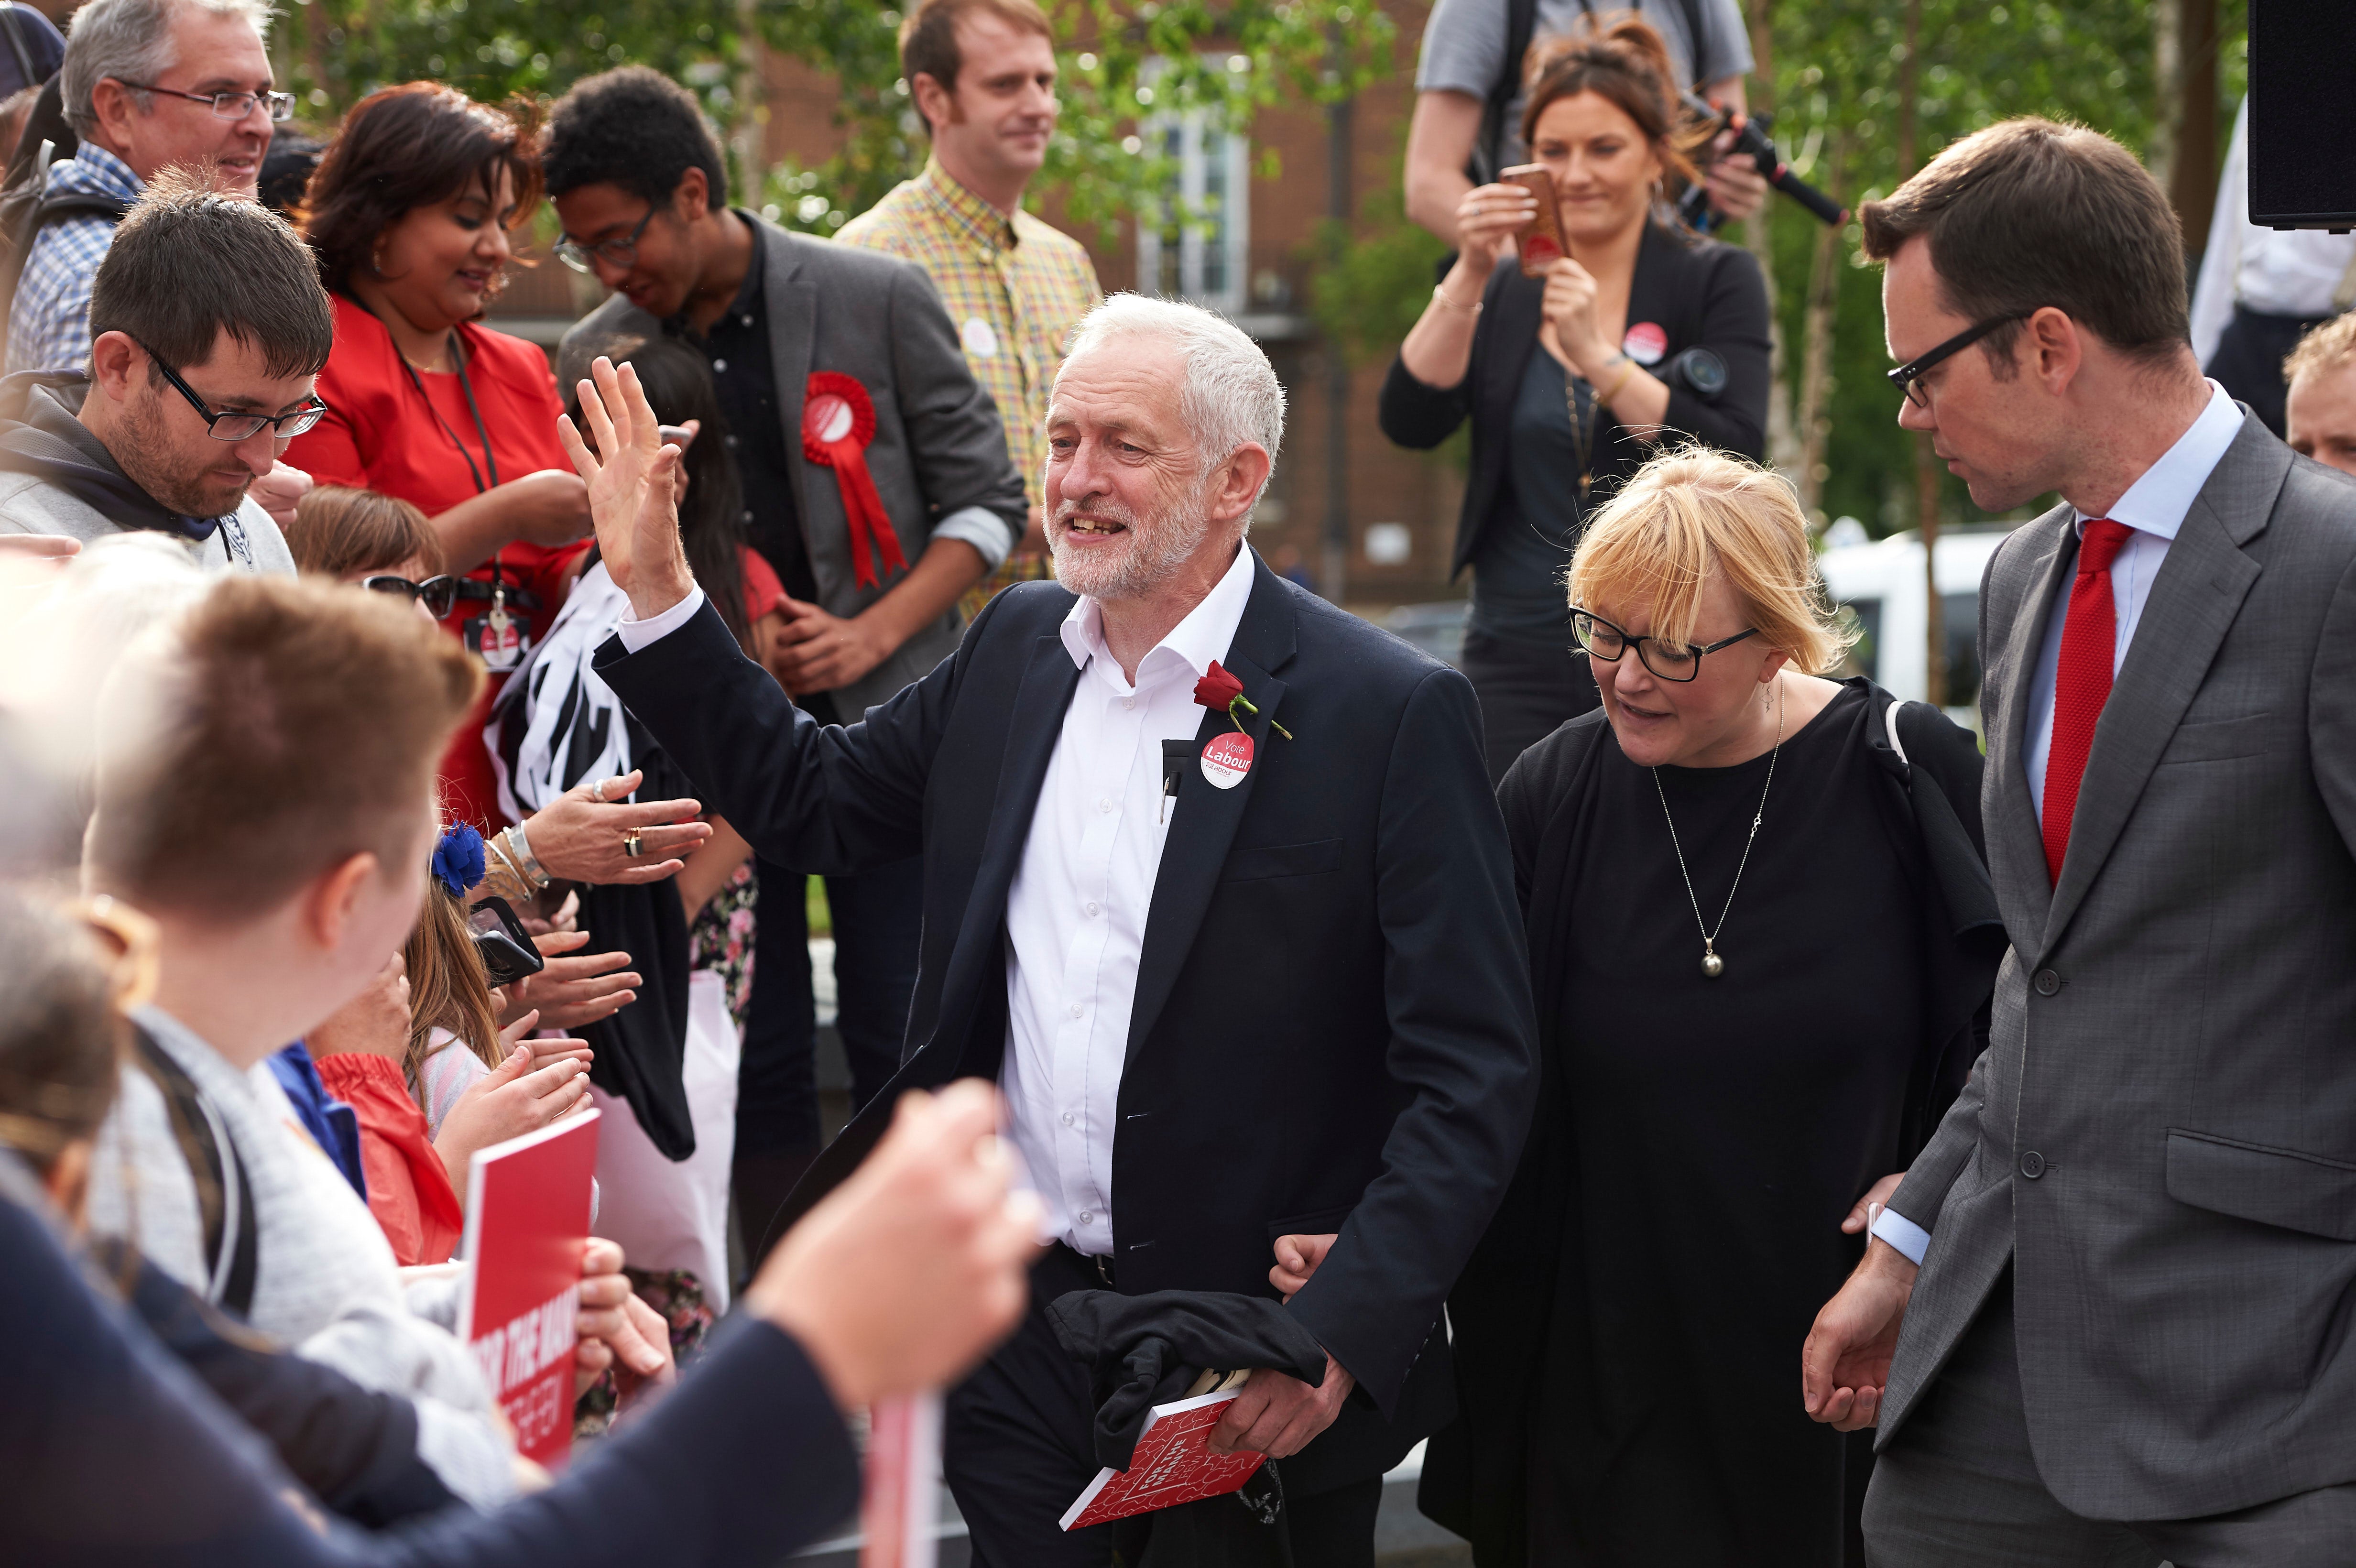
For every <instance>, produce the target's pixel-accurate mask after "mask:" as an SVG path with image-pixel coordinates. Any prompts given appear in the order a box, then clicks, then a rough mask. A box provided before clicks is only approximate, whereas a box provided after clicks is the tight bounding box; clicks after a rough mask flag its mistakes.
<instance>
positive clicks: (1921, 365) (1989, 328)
mask: <svg viewBox="0 0 2356 1568" xmlns="http://www.w3.org/2000/svg"><path fill="white" fill-rule="evenodd" d="M2036 314H2037V313H2036V312H2035V311H2030V310H2019V311H2015V312H2013V313H2012V314H2011V315H1999V316H1992V317H1990V318H1989V319H1988V320H1987V321H1984V322H1981V323H1980V324H1979V325H1976V326H1967V327H1965V328H1964V330H1963V331H1961V332H1958V333H1957V334H1955V336H1953V337H1950V338H1949V339H1947V341H1946V342H1944V343H1942V344H1941V345H1939V347H1936V348H1933V349H1932V350H1931V351H1930V352H1929V353H1928V354H1924V355H1921V356H1919V357H1915V358H1912V359H1909V360H1908V361H1907V362H1906V363H1905V364H1903V365H1901V366H1900V367H1898V368H1897V369H1895V370H1887V371H1884V372H1883V374H1884V375H1886V376H1888V377H1889V378H1890V385H1891V386H1893V387H1895V388H1897V389H1899V390H1900V391H1901V392H1903V393H1904V394H1905V395H1906V400H1907V401H1908V402H1910V403H1912V404H1913V405H1914V406H1915V407H1916V408H1918V409H1927V408H1929V407H1930V406H1931V394H1930V393H1929V392H1928V391H1926V390H1924V389H1923V387H1922V378H1923V377H1924V376H1926V375H1928V374H1930V373H1931V371H1933V369H1936V368H1938V367H1939V366H1941V365H1943V364H1944V363H1945V362H1946V361H1948V360H1949V359H1952V358H1954V357H1955V356H1956V355H1958V354H1960V353H1962V352H1963V351H1964V350H1965V349H1966V348H1969V347H1971V346H1972V345H1973V344H1975V343H1977V342H1978V341H1979V340H1980V339H1981V338H1983V337H1986V336H1987V335H1988V334H1989V333H1991V332H1994V331H1995V330H1996V329H1997V327H1999V326H2010V325H2012V324H2013V323H2014V322H2016V321H2026V320H2028V319H2029V317H2030V316H2032V315H2036Z"/></svg>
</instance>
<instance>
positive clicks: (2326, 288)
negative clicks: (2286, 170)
mask: <svg viewBox="0 0 2356 1568" xmlns="http://www.w3.org/2000/svg"><path fill="white" fill-rule="evenodd" d="M2352 275H2356V234H2330V233H2326V232H2325V231H2324V230H2322V229H2260V228H2258V227H2257V226H2256V225H2254V224H2253V223H2252V222H2251V221H2250V105H2249V101H2248V100H2246V99H2244V101H2243V103H2242V108H2241V112H2239V113H2238V114H2236V115H2235V116H2234V117H2233V143H2232V144H2231V145H2230V146H2229V147H2227V148H2226V150H2225V169H2224V173H2223V175H2222V176H2220V177H2219V179H2218V182H2217V209H2216V213H2215V216H2214V217H2212V218H2211V219H2210V220H2209V245H2208V249H2206V250H2204V251H2201V275H2200V278H2199V280H2198V281H2197V282H2196V283H2194V285H2193V289H2192V352H2193V353H2194V354H2196V355H2198V356H2199V357H2200V359H2201V364H2203V365H2206V364H2208V363H2209V360H2210V358H2211V356H2213V355H2214V354H2215V353H2216V352H2217V340H2218V339H2219V338H2220V337H2222V336H2224V332H2225V324H2226V323H2227V322H2229V321H2231V320H2233V306H2234V305H2235V304H2241V305H2243V306H2244V307H2246V308H2248V309H2250V310H2254V311H2256V312H2258V313H2259V314H2260V315H2296V316H2317V315H2337V314H2338V313H2339V312H2340V311H2342V310H2345V309H2346V308H2348V307H2347V306H2346V305H2344V304H2340V303H2339V301H2338V296H2339V294H2340V293H2341V292H2342V291H2343V290H2344V289H2345V288H2346V287H2347V286H2348V284H2349V283H2350V282H2351V276H2352Z"/></svg>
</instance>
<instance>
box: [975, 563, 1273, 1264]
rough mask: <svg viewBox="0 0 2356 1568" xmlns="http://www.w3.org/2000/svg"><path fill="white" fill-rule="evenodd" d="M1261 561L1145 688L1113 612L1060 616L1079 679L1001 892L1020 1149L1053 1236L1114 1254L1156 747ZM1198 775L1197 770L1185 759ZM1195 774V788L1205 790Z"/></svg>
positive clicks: (1149, 670)
mask: <svg viewBox="0 0 2356 1568" xmlns="http://www.w3.org/2000/svg"><path fill="white" fill-rule="evenodd" d="M1251 584H1252V556H1251V552H1250V551H1249V550H1238V551H1237V552H1236V560H1235V564H1234V565H1232V566H1230V567H1229V568H1228V569H1227V571H1226V575H1225V576H1224V577H1222V578H1220V579H1219V581H1218V584H1217V586H1215V587H1214V588H1213V589H1212V590H1211V592H1209V593H1208V594H1207V595H1205V598H1204V600H1203V602H1202V603H1199V604H1197V605H1195V606H1194V610H1193V611H1192V612H1190V613H1188V614H1187V616H1186V618H1185V619H1184V620H1183V621H1181V622H1179V623H1178V624H1177V625H1176V626H1175V627H1173V629H1172V630H1171V633H1170V635H1168V636H1166V637H1164V638H1162V641H1161V642H1160V643H1159V644H1158V645H1155V646H1154V648H1153V649H1152V650H1151V652H1149V653H1148V654H1147V655H1146V656H1145V657H1144V658H1142V659H1141V660H1139V661H1138V666H1137V684H1136V685H1135V686H1134V687H1132V686H1130V683H1129V677H1127V676H1125V675H1123V674H1122V673H1121V668H1120V665H1119V661H1117V660H1116V659H1114V657H1113V656H1112V654H1111V651H1110V650H1109V649H1108V648H1107V647H1106V646H1105V641H1104V612H1103V609H1102V607H1101V606H1100V605H1098V603H1097V602H1096V601H1095V600H1093V599H1083V600H1081V601H1080V602H1079V603H1077V604H1076V605H1074V606H1073V607H1072V613H1070V614H1069V615H1068V616H1066V617H1065V620H1064V624H1063V628H1062V635H1063V639H1064V647H1065V650H1066V652H1068V653H1069V654H1070V655H1071V656H1072V662H1073V663H1074V664H1076V665H1077V666H1079V667H1080V683H1079V687H1078V688H1077V689H1076V690H1075V691H1074V692H1073V693H1072V703H1071V706H1070V707H1069V708H1067V709H1065V710H1064V727H1063V731H1062V732H1061V733H1060V734H1059V735H1058V736H1057V737H1056V740H1055V755H1054V756H1053V757H1051V758H1050V759H1049V761H1048V763H1047V777H1046V780H1045V782H1044V784H1042V785H1041V787H1040V790H1039V804H1038V805H1037V807H1036V808H1035V809H1034V810H1033V812H1032V815H1031V833H1030V836H1029V837H1027V838H1026V839H1024V841H1023V863H1022V865H1021V866H1020V867H1018V868H1017V869H1016V870H1015V873H1014V883H1013V886H1012V888H1011V889H1009V890H1008V892H1007V896H1006V938H1007V941H1006V1016H1007V1029H1006V1055H1005V1059H1004V1062H1003V1064H1002V1065H1001V1067H1000V1069H999V1073H998V1082H999V1087H1000V1088H1001V1090H1003V1091H1004V1093H1005V1094H1006V1104H1007V1109H1008V1115H1009V1117H1010V1119H1011V1122H1012V1139H1013V1143H1014V1147H1016V1148H1017V1149H1018V1150H1020V1151H1021V1153H1022V1155H1023V1162H1024V1163H1025V1164H1026V1165H1027V1166H1028V1167H1029V1168H1030V1170H1031V1176H1032V1181H1033V1185H1034V1186H1036V1187H1037V1189H1038V1191H1039V1196H1040V1198H1041V1199H1042V1200H1044V1203H1045V1204H1046V1208H1047V1223H1046V1225H1045V1227H1044V1228H1045V1230H1046V1232H1047V1233H1048V1234H1050V1235H1052V1236H1053V1237H1055V1239H1056V1240H1058V1241H1060V1242H1062V1243H1065V1244H1066V1246H1069V1247H1072V1248H1074V1249H1075V1250H1076V1251H1079V1252H1082V1253H1088V1254H1090V1255H1092V1256H1106V1255H1108V1254H1110V1253H1111V1252H1112V1145H1113V1137H1114V1135H1115V1132H1116V1131H1117V1124H1118V1119H1119V1104H1120V1074H1121V1068H1122V1066H1123V1064H1124V1062H1125V1061H1126V1058H1127V1056H1128V1052H1129V1024H1130V1006H1131V1004H1132V1002H1133V1001H1134V1000H1135V997H1136V993H1137V969H1138V963H1139V960H1140V959H1141V957H1142V956H1143V955H1144V951H1145V920H1146V913H1147V912H1148V911H1149V910H1150V909H1151V906H1152V903H1153V884H1154V879H1155V877H1156V874H1157V873H1158V872H1159V871H1160V869H1161V867H1162V839H1163V838H1164V837H1165V836H1167V834H1168V833H1169V831H1170V823H1169V818H1170V817H1171V816H1173V814H1174V813H1175V812H1176V811H1177V809H1178V803H1177V802H1176V801H1170V802H1167V803H1166V805H1165V802H1164V800H1163V798H1162V741H1191V740H1193V739H1194V735H1195V732H1196V731H1198V730H1199V729H1200V728H1201V726H1202V721H1203V709H1200V708H1197V707H1196V706H1195V705H1194V683H1195V681H1197V680H1199V679H1200V678H1202V677H1203V676H1204V675H1205V673H1207V672H1208V671H1209V669H1210V667H1211V662H1212V661H1213V660H1214V659H1221V658H1224V657H1226V653H1227V647H1228V645H1229V644H1231V643H1233V642H1234V641H1235V638H1236V627H1237V625H1238V624H1241V622H1242V620H1243V617H1244V604H1245V602H1246V601H1248V599H1249V598H1250V597H1251ZM1190 769H1191V763H1190ZM1191 771H1192V772H1193V773H1194V776H1192V777H1190V778H1188V780H1187V781H1186V783H1185V784H1184V785H1183V786H1182V789H1181V792H1180V798H1181V799H1183V798H1184V796H1185V795H1186V794H1187V793H1189V792H1193V793H1200V792H1201V791H1203V790H1205V789H1207V788H1209V787H1211V786H1210V785H1209V784H1206V783H1205V781H1204V780H1203V778H1202V777H1201V776H1200V770H1199V769H1191Z"/></svg>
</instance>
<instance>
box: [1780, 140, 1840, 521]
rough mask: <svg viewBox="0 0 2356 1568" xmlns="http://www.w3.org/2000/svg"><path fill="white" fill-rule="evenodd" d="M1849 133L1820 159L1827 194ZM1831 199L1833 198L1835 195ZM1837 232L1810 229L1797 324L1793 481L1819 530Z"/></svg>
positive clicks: (1828, 432)
mask: <svg viewBox="0 0 2356 1568" xmlns="http://www.w3.org/2000/svg"><path fill="white" fill-rule="evenodd" d="M1853 134H1854V133H1853V132H1851V131H1850V130H1849V129H1848V128H1847V127H1846V126H1844V127H1843V128H1842V129H1841V130H1840V131H1839V132H1838V133H1836V134H1835V135H1834V137H1833V146H1832V152H1831V155H1829V156H1828V157H1827V158H1826V161H1825V182H1824V188H1825V189H1826V192H1827V193H1837V192H1838V191H1839V190H1840V189H1841V187H1842V185H1843V184H1844V176H1845V175H1846V173H1847V165H1848V153H1849V140H1850V137H1851V136H1852V135H1853ZM1834 199H1835V200H1838V199H1839V197H1838V196H1837V194H1835V195H1834ZM1843 233H1844V229H1837V228H1834V227H1833V226H1832V225H1830V224H1825V225H1822V226H1820V227H1819V228H1818V229H1817V230H1816V245H1815V254H1814V255H1812V256H1811V257H1810V258H1809V260H1808V304H1807V309H1806V311H1805V313H1804V315H1802V317H1801V325H1800V396H1799V407H1798V409H1797V410H1796V417H1795V421H1794V422H1795V423H1796V424H1797V425H1798V426H1799V434H1800V472H1799V475H1798V478H1797V481H1796V482H1797V485H1798V487H1799V492H1800V507H1801V509H1802V510H1803V511H1804V512H1806V513H1807V514H1808V522H1809V524H1810V526H1811V527H1813V528H1816V529H1818V530H1819V531H1821V530H1822V529H1823V528H1824V525H1825V518H1824V515H1823V514H1824V497H1825V480H1826V477H1828V476H1829V475H1830V472H1831V471H1830V470H1829V469H1828V468H1827V467H1826V464H1825V452H1826V446H1827V444H1828V443H1829V442H1830V441H1831V438H1832V431H1833V421H1832V416H1831V407H1832V397H1833V307H1834V305H1835V304H1836V303H1837V301H1838V299H1839V297H1840V270H1841V267H1842V265H1843V261H1842V257H1841V239H1842V235H1843Z"/></svg>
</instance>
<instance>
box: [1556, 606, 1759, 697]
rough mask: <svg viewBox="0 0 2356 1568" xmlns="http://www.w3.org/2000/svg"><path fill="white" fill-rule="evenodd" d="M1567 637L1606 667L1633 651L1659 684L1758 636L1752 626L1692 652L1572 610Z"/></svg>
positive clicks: (1689, 674)
mask: <svg viewBox="0 0 2356 1568" xmlns="http://www.w3.org/2000/svg"><path fill="white" fill-rule="evenodd" d="M1570 635H1572V636H1573V637H1576V638H1577V639H1578V640H1579V645H1580V647H1582V648H1584V649H1585V650H1587V653H1588V655H1589V656H1590V657H1593V658H1599V659H1601V660H1602V661H1603V662H1604V663H1606V664H1618V663H1619V662H1620V656H1621V655H1622V654H1624V653H1626V652H1627V651H1628V650H1629V649H1630V648H1634V649H1635V650H1636V657H1637V658H1638V659H1640V660H1642V661H1643V663H1644V667H1645V668H1646V669H1648V670H1651V671H1652V672H1653V673H1654V674H1655V675H1656V676H1659V677H1661V678H1662V679H1663V680H1677V681H1685V680H1691V679H1693V678H1694V677H1696V676H1697V675H1699V674H1701V661H1702V656H1703V655H1704V654H1714V653H1716V652H1718V651H1719V649H1720V648H1730V647H1732V646H1733V645H1735V644H1737V643H1739V642H1740V641H1742V640H1743V639H1744V638H1745V637H1755V636H1757V635H1759V628H1758V627H1756V626H1753V627H1751V629H1750V630H1749V631H1747V632H1737V633H1735V634H1734V635H1732V636H1730V637H1720V638H1719V640H1718V641H1717V642H1714V643H1711V644H1708V645H1707V646H1704V647H1698V648H1692V647H1687V646H1686V645H1684V644H1683V643H1664V642H1661V641H1660V640H1658V639H1657V638H1655V637H1652V636H1642V637H1632V636H1630V635H1628V634H1627V633H1625V632H1623V631H1622V630H1621V629H1620V628H1619V627H1617V626H1615V625H1613V624H1612V623H1611V622H1609V621H1607V620H1605V619H1603V617H1601V615H1597V614H1594V613H1590V612H1589V611H1585V610H1573V611H1572V612H1571V613H1570Z"/></svg>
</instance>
